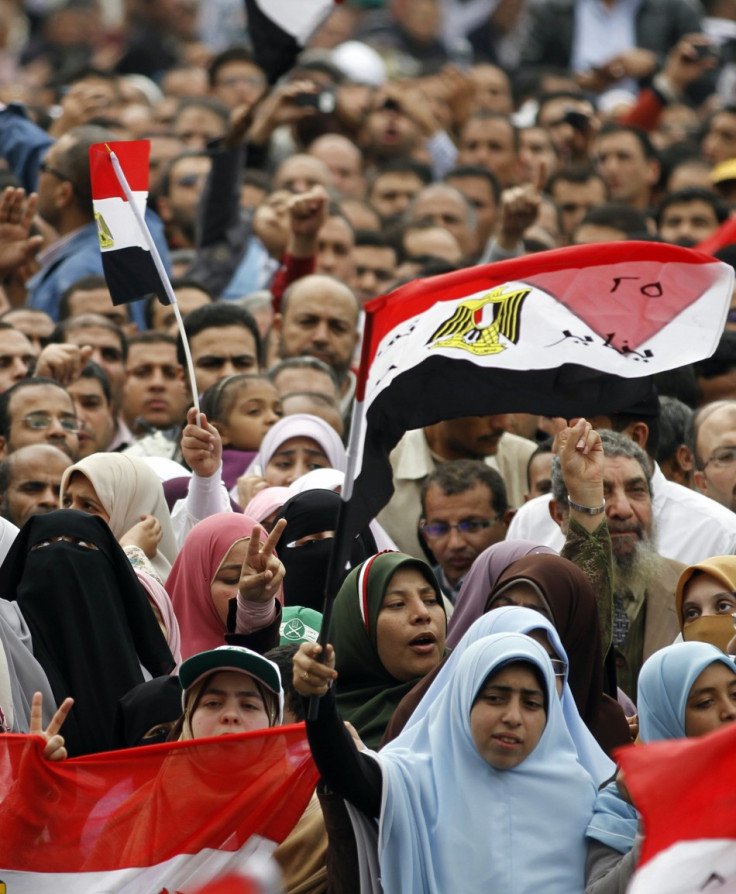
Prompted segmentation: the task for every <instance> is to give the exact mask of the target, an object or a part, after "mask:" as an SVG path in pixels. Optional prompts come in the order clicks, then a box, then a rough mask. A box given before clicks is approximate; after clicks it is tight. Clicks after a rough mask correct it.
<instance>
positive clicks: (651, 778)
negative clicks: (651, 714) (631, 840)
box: [614, 723, 736, 865]
mask: <svg viewBox="0 0 736 894" xmlns="http://www.w3.org/2000/svg"><path fill="white" fill-rule="evenodd" d="M734 751H736V723H729V724H727V725H726V726H725V727H723V728H722V729H720V730H717V731H716V732H714V733H709V734H708V735H706V736H701V737H700V738H696V739H677V740H674V741H668V742H654V743H652V744H651V745H637V746H627V747H626V748H622V749H619V750H617V751H616V752H615V754H614V757H615V758H616V760H617V761H618V762H619V763H620V765H621V767H622V769H623V771H624V779H625V782H626V786H627V788H628V790H629V792H630V793H631V796H632V800H633V802H634V804H635V805H636V808H637V810H638V811H639V813H641V815H642V818H643V822H644V831H645V835H644V842H643V845H642V851H641V860H640V865H644V864H645V863H647V862H648V861H649V860H651V859H652V858H653V857H656V856H657V854H658V853H660V852H661V851H664V850H666V849H667V848H669V847H671V846H672V845H673V844H676V843H677V842H679V841H694V840H698V839H705V838H715V839H724V838H734V839H736V799H734V790H735V789H736V761H734Z"/></svg>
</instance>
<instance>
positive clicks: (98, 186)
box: [89, 140, 151, 200]
mask: <svg viewBox="0 0 736 894" xmlns="http://www.w3.org/2000/svg"><path fill="white" fill-rule="evenodd" d="M108 146H109V147H110V149H112V151H113V152H114V153H115V155H117V157H118V160H119V162H120V166H121V168H122V169H123V172H124V173H125V177H126V179H127V181H128V183H129V184H130V188H131V189H132V190H133V192H147V191H148V158H149V155H150V152H151V144H150V143H149V142H148V140H123V141H120V142H114V143H95V144H94V145H93V146H90V147H89V164H90V173H91V176H92V197H93V198H95V199H110V198H114V197H115V196H117V197H119V198H121V199H123V200H124V199H125V195H124V194H123V188H122V186H121V185H120V183H119V181H118V178H117V176H116V174H115V170H114V168H113V166H112V161H111V160H110V153H109V151H108V148H107V147H108Z"/></svg>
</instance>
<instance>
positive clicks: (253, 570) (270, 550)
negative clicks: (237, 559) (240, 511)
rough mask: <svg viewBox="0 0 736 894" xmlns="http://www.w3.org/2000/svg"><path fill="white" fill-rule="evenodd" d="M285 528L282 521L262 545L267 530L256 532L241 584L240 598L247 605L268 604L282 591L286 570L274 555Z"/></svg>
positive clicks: (256, 529)
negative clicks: (262, 537) (263, 535)
mask: <svg viewBox="0 0 736 894" xmlns="http://www.w3.org/2000/svg"><path fill="white" fill-rule="evenodd" d="M285 527H286V519H284V518H281V519H279V520H278V521H277V522H276V524H275V525H274V527H273V530H272V531H271V533H270V534H269V535H268V537H267V539H266V540H265V541H263V543H261V535H262V534H263V533H264V529H263V528H262V527H261V526H260V525H256V526H255V527H254V528H253V533H252V534H251V535H250V542H249V543H248V552H247V553H246V556H245V561H244V562H243V568H242V570H241V572H240V582H239V583H238V590H239V591H240V595H241V596H242V597H243V598H244V599H246V600H247V601H248V602H268V601H269V600H271V599H273V598H274V596H276V594H277V593H278V591H279V588H280V587H281V581H282V580H283V579H284V574H285V573H286V569H285V568H284V565H283V563H282V562H281V561H279V559H278V558H277V557H276V556H275V555H274V547H275V546H276V543H277V542H278V539H279V537H281V533H282V531H283V530H284V528H285Z"/></svg>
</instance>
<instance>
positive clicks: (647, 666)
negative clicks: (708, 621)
mask: <svg viewBox="0 0 736 894" xmlns="http://www.w3.org/2000/svg"><path fill="white" fill-rule="evenodd" d="M637 704H638V707H639V736H640V738H641V740H642V742H659V741H662V740H665V739H681V738H684V737H685V736H702V735H705V733H709V732H712V731H713V730H715V729H718V728H720V727H721V726H723V725H724V724H726V723H731V722H733V721H734V720H736V666H734V663H733V661H732V660H731V658H729V657H728V656H727V655H725V654H724V653H723V652H722V651H721V650H720V649H719V648H717V647H716V646H713V645H711V644H710V643H704V642H695V641H693V642H682V643H675V644H674V645H672V646H667V647H666V648H664V649H660V650H659V651H658V652H655V653H654V655H652V656H651V657H650V658H649V659H647V661H645V662H644V665H643V666H642V669H641V673H640V674H639V688H638V700H637ZM586 834H587V837H588V860H587V867H586V878H587V887H586V889H585V890H586V894H616V892H619V891H621V892H622V891H625V890H626V886H627V884H628V881H629V879H630V878H631V876H632V874H633V872H634V869H635V867H636V863H637V860H638V856H639V851H640V848H641V834H640V833H639V814H638V813H637V812H636V810H635V808H634V807H633V806H632V805H631V804H630V803H629V802H628V801H627V800H625V799H624V798H623V797H622V795H621V793H620V791H619V789H618V786H617V785H616V783H615V782H612V783H610V784H609V785H607V786H606V787H605V788H604V789H602V790H601V792H600V793H599V795H598V798H597V800H596V805H595V814H594V816H593V820H592V822H591V824H590V826H589V827H588V831H587V833H586Z"/></svg>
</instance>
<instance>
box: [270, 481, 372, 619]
mask: <svg viewBox="0 0 736 894" xmlns="http://www.w3.org/2000/svg"><path fill="white" fill-rule="evenodd" d="M341 499H342V498H341V497H340V495H339V494H336V493H335V492H334V491H332V490H321V489H317V490H307V491H304V492H303V493H300V494H296V496H294V497H292V498H291V499H290V500H287V501H286V503H284V505H283V506H282V507H281V511H280V512H279V514H278V515H277V516H276V518H275V520H274V524H275V523H276V521H278V520H279V519H280V518H285V519H286V522H287V525H286V529H285V531H284V533H283V534H282V535H281V539H280V540H279V541H278V543H277V544H276V554H277V555H278V557H279V559H281V561H282V562H283V563H284V567H285V568H286V576H285V577H284V605H306V606H308V607H309V608H313V609H314V610H315V611H318V612H321V611H322V608H323V605H324V599H325V583H326V581H327V566H328V564H329V561H330V553H331V552H332V544H333V542H334V541H333V539H332V538H330V539H328V540H314V541H312V542H311V543H307V544H305V545H304V546H289V544H291V543H294V542H295V541H296V540H300V539H301V538H302V537H308V536H309V535H310V534H319V533H321V532H322V531H334V530H335V528H336V527H337V514H338V512H339V510H340V502H341ZM376 552H378V548H377V547H376V541H375V540H374V538H373V534H371V532H370V529H369V528H366V529H365V530H364V531H361V533H360V534H358V536H357V537H356V538H355V540H354V542H353V547H352V550H351V552H350V568H355V566H356V565H360V563H361V562H363V561H364V560H365V559H367V558H368V557H369V556H372V555H373V554H374V553H376ZM350 568H346V569H345V574H344V575H343V577H345V576H347V574H348V572H349V571H350Z"/></svg>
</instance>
